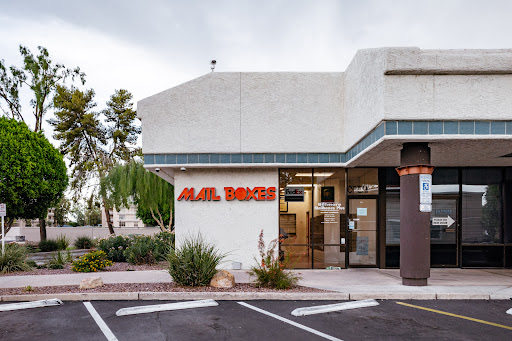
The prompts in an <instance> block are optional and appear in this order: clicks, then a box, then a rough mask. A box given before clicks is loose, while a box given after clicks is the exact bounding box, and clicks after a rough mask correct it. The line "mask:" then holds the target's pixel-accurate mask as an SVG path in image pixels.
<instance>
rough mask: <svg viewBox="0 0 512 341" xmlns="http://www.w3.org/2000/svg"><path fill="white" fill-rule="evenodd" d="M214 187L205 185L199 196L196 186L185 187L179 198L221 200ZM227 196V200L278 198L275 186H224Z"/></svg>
mask: <svg viewBox="0 0 512 341" xmlns="http://www.w3.org/2000/svg"><path fill="white" fill-rule="evenodd" d="M215 191H216V189H215V188H214V187H203V188H202V189H201V190H200V191H199V193H198V194H197V196H195V195H194V188H193V187H191V188H188V187H187V188H185V189H183V191H182V192H181V194H180V196H179V197H178V200H180V201H181V200H190V201H220V196H219V195H217V194H216V192H215ZM224 192H225V195H226V196H225V198H226V200H227V201H232V200H235V199H237V200H239V201H249V200H251V199H254V200H256V201H263V200H275V199H276V188H275V187H268V188H265V187H254V188H252V189H251V188H249V187H245V188H244V187H238V188H237V189H235V188H234V187H224Z"/></svg>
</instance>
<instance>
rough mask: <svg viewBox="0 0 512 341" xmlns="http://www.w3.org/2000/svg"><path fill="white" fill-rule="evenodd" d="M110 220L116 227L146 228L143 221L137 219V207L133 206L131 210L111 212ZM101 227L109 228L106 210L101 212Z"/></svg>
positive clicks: (123, 209)
mask: <svg viewBox="0 0 512 341" xmlns="http://www.w3.org/2000/svg"><path fill="white" fill-rule="evenodd" d="M109 213H110V220H111V221H112V224H113V226H114V227H144V223H143V222H142V220H140V219H139V218H137V206H135V205H131V206H130V208H124V207H123V208H122V209H121V210H120V211H117V210H116V209H114V210H110V211H109ZM101 225H102V226H105V227H106V226H108V224H107V217H106V215H105V210H104V209H102V210H101Z"/></svg>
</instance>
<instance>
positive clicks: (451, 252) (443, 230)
mask: <svg viewBox="0 0 512 341" xmlns="http://www.w3.org/2000/svg"><path fill="white" fill-rule="evenodd" d="M457 207H458V199H457V198H453V197H435V196H434V197H433V199H432V212H431V213H430V264H431V266H432V267H456V266H458V252H457V250H458V247H457V245H458V243H457V241H458V230H459V228H458V226H459V224H458V221H457V220H458V212H457Z"/></svg>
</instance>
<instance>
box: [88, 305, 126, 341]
mask: <svg viewBox="0 0 512 341" xmlns="http://www.w3.org/2000/svg"><path fill="white" fill-rule="evenodd" d="M84 305H85V307H86V308H87V310H88V311H89V314H91V316H92V318H93V319H94V321H96V324H97V325H98V327H100V329H101V331H102V332H103V335H105V337H106V338H107V340H108V341H118V340H117V337H116V336H115V335H114V333H112V331H111V330H110V328H109V327H108V326H107V324H106V323H105V321H103V319H102V318H101V316H100V314H98V312H97V311H96V309H94V307H93V306H92V304H91V302H84Z"/></svg>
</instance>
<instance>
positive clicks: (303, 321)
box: [0, 300, 512, 341]
mask: <svg viewBox="0 0 512 341" xmlns="http://www.w3.org/2000/svg"><path fill="white" fill-rule="evenodd" d="M378 302H379V305H378V306H375V307H367V308H359V309H353V310H345V311H338V312H330V313H323V314H317V315H309V316H300V317H295V316H292V315H291V311H292V310H294V309H296V308H299V307H308V306H317V305H325V304H332V303H340V302H326V301H245V303H246V304H247V305H249V306H244V305H241V304H239V303H238V302H236V301H219V302H218V303H219V305H218V306H216V307H205V308H195V309H187V310H175V311H163V312H154V313H147V314H137V315H129V316H116V311H117V310H118V309H121V308H126V307H135V306H143V305H157V304H165V303H171V302H168V301H94V302H91V304H92V306H93V307H94V310H95V311H96V312H97V313H98V315H99V316H100V317H101V320H102V321H103V322H104V323H105V324H106V326H107V328H108V329H109V330H110V332H111V335H110V340H115V339H117V340H120V341H124V340H326V339H329V337H330V339H331V340H336V339H340V340H411V339H415V340H511V339H512V315H509V314H506V311H507V310H508V309H510V308H512V301H443V300H436V301H387V300H382V301H378ZM401 303H406V304H408V305H403V304H401ZM1 304H2V305H3V304H7V302H5V303H4V302H2V303H1ZM251 307H256V308H258V309H260V311H256V310H253V309H252V308H251ZM420 308H427V309H431V310H424V309H420ZM441 312H445V313H449V314H452V315H446V314H442V313H441ZM267 313H269V314H267ZM272 314H273V315H272ZM279 317H281V318H284V319H285V320H284V321H283V320H280V319H278V318H279ZM467 318H472V319H477V320H479V321H474V320H468V319H467ZM290 321H291V323H293V322H295V323H298V324H300V325H301V326H304V327H306V328H310V329H309V330H305V329H304V328H301V327H298V326H297V325H293V324H290ZM489 323H490V324H489ZM491 324H494V325H491ZM507 327H508V328H507ZM0 328H1V329H0V330H1V334H0V340H38V341H43V340H88V341H96V340H98V341H104V340H109V338H108V333H107V335H106V334H105V333H104V331H103V330H102V329H100V327H99V325H98V323H97V322H96V321H95V320H94V319H93V316H92V315H91V313H90V312H89V310H88V309H87V307H86V305H85V304H84V303H83V302H64V304H63V305H61V306H54V307H45V308H34V309H25V310H16V311H8V312H0ZM112 337H114V338H112Z"/></svg>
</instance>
